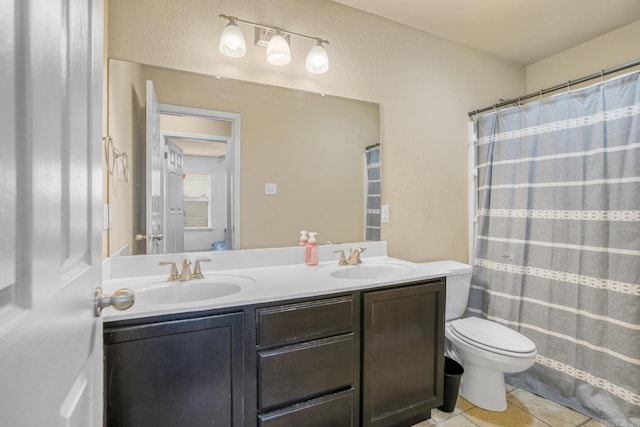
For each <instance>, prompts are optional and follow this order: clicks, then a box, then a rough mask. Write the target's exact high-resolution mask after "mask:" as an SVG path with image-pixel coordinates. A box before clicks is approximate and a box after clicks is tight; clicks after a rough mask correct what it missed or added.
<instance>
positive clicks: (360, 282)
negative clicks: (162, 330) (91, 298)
mask: <svg viewBox="0 0 640 427" xmlns="http://www.w3.org/2000/svg"><path fill="white" fill-rule="evenodd" d="M383 243H384V242H376V243H375V244H373V245H372V244H371V243H370V242H368V243H357V244H350V245H332V247H331V248H328V249H325V250H324V252H325V253H324V254H323V253H322V252H323V251H321V259H324V260H323V261H322V262H321V263H319V264H318V265H317V266H314V267H310V266H307V265H305V264H304V262H297V263H295V264H291V263H286V262H287V260H289V259H290V258H291V256H290V254H288V253H287V256H285V257H278V256H276V257H275V258H274V257H273V256H272V255H273V252H271V251H272V250H257V253H256V251H237V252H239V254H236V255H233V257H235V258H237V259H236V260H230V258H229V256H230V255H226V256H227V259H226V261H228V262H227V263H226V265H225V267H224V268H223V267H221V265H220V262H218V263H216V262H215V261H216V260H213V259H212V262H209V263H203V264H202V271H203V274H204V279H200V280H198V279H193V280H190V281H187V282H180V281H174V282H168V281H167V276H168V274H167V273H168V267H163V268H158V267H157V262H158V260H159V259H165V258H167V256H164V257H162V256H144V257H142V256H140V257H127V258H138V260H123V261H124V264H127V263H129V264H130V265H135V264H140V265H142V264H144V263H146V264H147V265H148V266H149V267H150V266H153V270H151V271H154V273H155V272H157V271H163V273H162V274H161V275H159V274H153V275H145V273H146V274H149V269H145V268H142V267H140V268H139V269H138V270H137V271H138V274H137V275H133V274H130V275H125V274H123V273H121V272H119V271H115V270H121V268H117V267H116V264H119V263H120V260H115V259H114V260H113V262H112V265H109V266H108V268H107V270H108V272H109V274H110V275H112V277H106V278H105V280H104V282H103V291H104V293H106V294H110V293H112V292H114V291H115V290H117V289H119V288H129V289H131V290H133V291H134V292H136V291H137V292H139V293H140V296H139V297H137V298H136V303H135V304H134V306H133V307H131V308H130V309H128V310H126V311H117V310H115V309H113V308H111V307H108V308H106V309H104V311H103V320H104V322H110V321H115V320H124V319H136V318H142V317H149V316H157V315H164V314H174V313H183V312H191V311H202V310H209V309H219V308H229V307H241V306H244V305H250V304H257V303H265V302H272V301H282V300H288V299H294V298H304V297H314V296H321V295H328V294H333V293H339V292H350V291H356V290H361V289H365V288H373V287H379V286H385V285H391V284H396V283H407V282H413V281H417V280H426V279H431V278H436V277H443V276H445V275H446V274H447V273H448V271H447V270H443V269H441V268H437V267H434V266H431V265H429V264H428V263H426V264H419V263H411V262H407V261H403V260H399V259H396V258H391V257H388V256H386V244H383ZM380 244H383V245H380ZM342 246H346V247H347V248H348V247H354V246H361V247H367V251H366V252H365V253H364V254H363V256H362V264H359V265H355V266H338V265H337V261H336V260H334V259H331V260H326V259H327V258H333V257H334V256H333V254H332V250H334V249H335V248H336V247H337V248H339V249H342ZM287 249H288V250H290V251H291V252H292V253H294V255H301V254H302V250H303V248H287ZM329 249H331V251H330V250H329ZM267 251H268V252H267ZM276 251H277V250H276ZM281 252H282V253H285V252H287V251H281ZM367 252H368V253H369V254H370V255H371V256H367ZM347 253H348V251H347ZM382 253H384V254H385V255H380V254H382ZM265 254H268V255H269V256H271V258H270V261H269V262H267V261H265ZM204 255H206V256H209V257H210V258H213V257H212V256H211V255H217V254H211V253H208V254H204ZM256 255H258V257H259V258H260V259H261V262H255V263H254V265H258V266H256V267H251V264H252V263H251V262H250V261H248V260H247V257H249V258H255V257H256ZM197 256H198V257H202V256H203V254H202V253H199V254H197ZM269 256H266V258H269ZM182 257H184V255H182ZM143 258H145V259H144V260H143ZM148 258H152V259H151V260H149V259H148ZM174 258H176V259H177V260H180V259H181V256H180V255H175V256H174ZM277 258H280V261H281V262H279V261H278V259H277ZM294 258H295V256H294ZM194 259H195V258H194ZM170 260H173V259H170ZM124 264H123V265H124ZM264 264H275V265H271V266H270V265H264ZM238 266H240V267H238ZM376 266H390V267H392V268H391V270H392V272H391V273H389V272H387V273H385V274H382V275H375V276H376V277H374V278H340V277H334V276H333V275H332V274H336V273H335V272H337V271H341V272H345V271H346V270H349V269H352V270H353V269H363V268H365V269H366V268H371V267H374V268H377V267H376ZM129 267H130V266H129ZM129 267H127V268H129ZM127 268H125V270H127ZM382 268H386V267H382ZM178 269H180V264H178ZM164 270H166V272H165V271H164ZM363 271H364V270H363ZM346 273H347V274H349V273H351V272H350V271H347V272H346ZM355 273H358V272H355ZM337 274H342V273H337ZM356 275H357V274H356ZM226 279H229V280H231V281H232V282H233V283H236V284H238V286H240V288H241V289H240V291H238V292H235V293H233V294H231V295H226V296H222V297H218V298H214V299H208V300H200V301H195V302H188V303H179V304H177V303H165V304H150V303H148V302H147V301H145V298H144V292H141V291H143V290H145V289H149V288H154V287H161V286H185V285H186V286H197V285H198V284H199V283H201V284H205V283H207V281H215V280H221V281H225V280H226Z"/></svg>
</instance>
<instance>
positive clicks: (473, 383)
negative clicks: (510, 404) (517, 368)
mask: <svg viewBox="0 0 640 427" xmlns="http://www.w3.org/2000/svg"><path fill="white" fill-rule="evenodd" d="M463 366H464V374H463V376H462V386H461V387H460V395H461V396H462V397H464V398H465V399H466V400H468V401H469V402H470V403H473V404H474V405H476V406H478V407H480V408H482V409H486V410H488V411H496V412H502V411H506V410H507V394H506V392H505V388H504V373H502V372H498V371H492V370H489V369H485V368H481V367H479V366H477V365H472V364H469V363H465V364H464V365H463Z"/></svg>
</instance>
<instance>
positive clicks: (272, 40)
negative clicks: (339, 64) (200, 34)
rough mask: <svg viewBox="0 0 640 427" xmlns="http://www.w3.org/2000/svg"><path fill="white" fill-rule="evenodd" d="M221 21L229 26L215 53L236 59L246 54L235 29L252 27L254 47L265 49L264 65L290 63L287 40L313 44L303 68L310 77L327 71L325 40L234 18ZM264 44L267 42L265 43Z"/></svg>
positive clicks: (229, 17) (241, 40) (224, 31)
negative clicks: (305, 41)
mask: <svg viewBox="0 0 640 427" xmlns="http://www.w3.org/2000/svg"><path fill="white" fill-rule="evenodd" d="M219 16H220V18H222V19H227V20H228V21H229V23H228V24H227V26H226V27H225V29H224V30H223V31H222V34H221V35H220V45H219V50H220V53H222V54H223V55H225V56H229V57H231V58H240V57H242V56H244V55H245V53H246V44H245V41H244V35H243V34H242V31H241V30H240V28H239V27H238V22H242V23H243V24H248V25H251V26H253V27H255V32H256V44H257V45H260V46H265V45H266V47H267V62H268V63H269V64H272V65H278V66H280V65H287V64H288V63H289V62H291V48H290V47H289V41H290V39H291V36H295V37H300V38H303V39H307V40H313V41H314V42H315V44H314V46H313V47H312V48H311V50H310V51H309V54H308V55H307V60H306V63H305V68H306V70H307V71H309V72H310V73H314V74H324V73H326V72H327V71H328V70H329V56H328V55H327V51H326V49H325V47H324V45H325V44H329V42H328V41H327V40H324V39H321V38H319V37H311V36H307V35H304V34H300V33H294V32H293V31H287V30H283V29H281V28H277V27H270V26H268V25H263V24H259V23H257V22H251V21H246V20H244V19H240V18H236V17H235V16H228V15H222V14H220V15H219ZM267 41H268V42H267Z"/></svg>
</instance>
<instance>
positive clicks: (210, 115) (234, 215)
mask: <svg viewBox="0 0 640 427" xmlns="http://www.w3.org/2000/svg"><path fill="white" fill-rule="evenodd" d="M160 114H170V115H174V116H192V117H202V118H206V119H214V120H220V121H227V122H231V136H230V137H219V136H211V135H199V137H198V135H194V134H186V133H180V134H179V133H176V132H168V131H162V134H163V135H166V136H171V135H173V136H185V135H188V136H189V138H191V139H202V140H209V141H217V142H225V143H226V145H227V149H226V155H227V249H228V250H232V249H234V250H235V249H240V127H241V126H240V114H239V113H231V112H228V111H218V110H209V109H205V108H195V107H185V106H183V105H173V104H163V103H160ZM194 137H195V138H194ZM207 137H208V139H207ZM214 138H215V139H214Z"/></svg>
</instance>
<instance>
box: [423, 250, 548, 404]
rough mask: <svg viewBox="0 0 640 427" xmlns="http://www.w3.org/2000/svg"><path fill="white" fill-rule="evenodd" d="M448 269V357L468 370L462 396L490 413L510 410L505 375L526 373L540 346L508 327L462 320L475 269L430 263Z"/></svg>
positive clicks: (487, 322)
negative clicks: (472, 273)
mask: <svg viewBox="0 0 640 427" xmlns="http://www.w3.org/2000/svg"><path fill="white" fill-rule="evenodd" d="M428 265H430V266H433V267H436V268H440V269H443V270H448V271H449V272H450V273H449V274H447V298H446V303H445V309H446V319H445V320H446V322H445V349H446V355H447V356H448V357H450V358H452V359H454V360H456V361H457V362H459V363H460V364H461V365H462V366H463V368H464V374H463V376H462V386H461V387H460V395H461V396H462V397H464V398H465V399H467V400H468V401H469V402H471V403H473V404H474V405H476V406H479V407H481V408H484V409H487V410H489V411H504V410H506V409H507V399H506V394H505V389H504V374H505V373H515V372H522V371H524V370H526V369H528V368H529V367H531V365H533V363H534V362H535V360H536V354H537V350H536V345H535V343H534V342H533V341H531V340H530V339H529V338H527V337H525V336H524V335H522V334H520V333H519V332H516V331H514V330H513V329H510V328H508V327H506V326H503V325H500V324H498V323H496V322H492V321H490V320H485V319H481V318H479V317H467V318H461V316H462V315H463V314H464V312H465V310H466V308H467V301H468V299H469V290H470V289H471V266H469V265H467V264H462V263H459V262H456V261H437V262H430V263H428Z"/></svg>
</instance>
